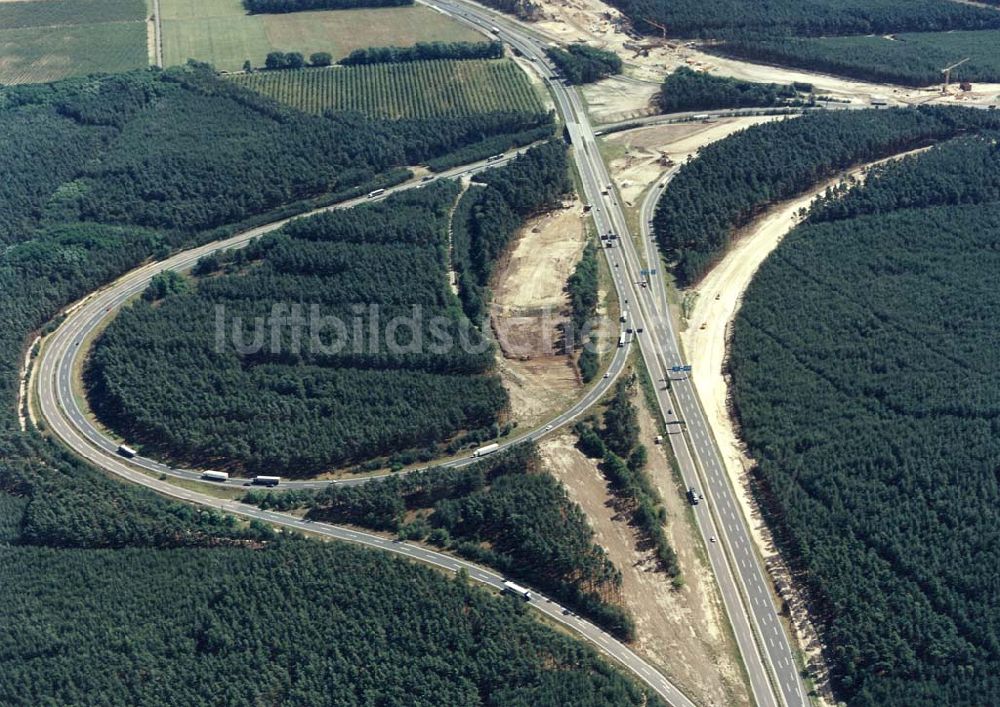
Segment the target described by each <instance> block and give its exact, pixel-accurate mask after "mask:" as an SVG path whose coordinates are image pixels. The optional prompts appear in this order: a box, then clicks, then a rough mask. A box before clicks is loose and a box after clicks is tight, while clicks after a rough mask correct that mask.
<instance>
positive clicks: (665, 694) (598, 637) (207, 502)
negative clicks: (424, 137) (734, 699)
mask: <svg viewBox="0 0 1000 707" xmlns="http://www.w3.org/2000/svg"><path fill="white" fill-rule="evenodd" d="M507 159H510V157H508V158H507ZM503 161H506V160H497V161H494V162H492V163H490V165H489V166H495V165H497V164H502V163H503ZM485 167H486V163H485V162H480V163H476V164H474V165H468V166H465V167H460V168H456V169H454V170H451V171H450V172H446V173H443V174H442V175H440V177H439V178H455V177H459V176H462V175H465V174H468V173H470V172H475V171H479V170H481V169H483V168H485ZM419 186H420V184H419V183H418V182H411V183H407V184H404V185H400V186H398V187H394V188H392V189H387V190H386V192H385V194H384V195H382V196H381V197H379V198H384V197H385V196H388V195H389V194H391V193H394V192H396V191H400V190H403V189H408V188H416V187H419ZM372 200H373V199H368V198H359V199H354V200H352V201H349V202H345V203H343V204H338V205H336V206H334V207H326V208H324V209H320V210H318V211H324V210H329V209H331V208H347V207H350V206H354V205H357V204H359V203H367V202H369V201H372ZM288 220H290V219H284V220H281V221H277V222H274V223H271V224H267V225H266V226H261V227H259V228H255V229H251V230H249V231H246V232H244V233H240V234H237V235H235V236H233V237H231V238H228V239H226V240H223V241H218V242H215V243H211V244H207V245H205V246H202V247H199V248H195V249H192V250H188V251H184V252H183V253H180V254H178V255H175V256H173V257H171V258H170V259H168V260H165V261H161V262H157V263H150V264H148V265H145V266H143V267H141V268H137V269H136V270H133V271H131V272H129V273H127V274H126V275H124V276H122V277H121V278H119V279H118V280H117V281H115V282H114V283H112V284H110V285H109V286H107V287H105V288H103V289H101V290H99V291H97V292H95V293H93V294H91V295H90V296H89V297H87V298H85V299H83V300H81V301H80V302H78V303H77V304H76V305H74V306H73V307H71V308H70V309H69V310H68V312H67V316H66V319H65V320H64V322H63V323H62V324H61V325H60V327H59V328H58V329H57V330H56V331H55V332H54V333H53V334H52V335H51V336H49V337H48V338H47V339H46V340H45V342H44V345H43V349H42V352H41V354H40V356H39V357H38V359H37V361H36V365H35V367H34V371H33V374H32V384H33V385H37V388H36V391H37V396H38V398H37V400H38V404H39V407H40V408H41V413H42V417H43V419H44V420H45V422H46V423H47V425H48V429H49V430H50V431H51V432H53V433H54V434H55V435H56V436H58V437H59V438H60V439H61V440H62V441H63V442H64V443H65V444H66V445H67V446H69V447H70V448H71V449H73V450H74V451H75V452H76V453H77V454H78V455H80V456H81V457H82V458H84V459H86V460H87V461H89V462H91V463H92V464H94V465H96V466H98V467H100V468H102V469H104V470H105V471H107V472H109V473H112V474H116V475H118V476H120V477H123V478H125V479H127V480H129V481H131V482H133V483H136V484H139V485H142V486H146V487H147V488H150V489H153V490H154V491H156V492H158V493H161V494H163V495H165V496H170V497H172V498H176V499H179V500H182V501H187V502H190V503H196V504H199V505H203V506H209V507H212V508H218V509H220V510H222V511H225V512H228V513H233V514H236V515H239V516H243V517H246V518H255V519H259V520H262V521H265V522H268V523H272V524H275V525H279V526H284V527H287V528H294V529H297V530H302V531H308V532H310V533H315V534H318V535H321V536H324V537H328V538H333V539H337V540H341V541H345V542H353V543H357V544H360V545H365V546H367V547H371V548H376V549H380V550H386V551H389V552H394V553H396V554H398V555H402V556H404V557H408V558H410V559H414V560H419V561H421V562H426V563H429V564H432V565H435V566H438V567H441V568H444V569H448V570H452V571H458V570H459V569H463V568H464V569H465V570H466V571H467V572H468V573H469V576H470V578H471V579H473V580H475V581H477V582H481V583H483V584H486V585H489V586H491V587H493V588H495V589H498V590H503V582H504V578H503V577H502V576H501V575H499V574H496V573H495V572H493V571H491V570H488V569H486V568H484V567H481V566H479V565H476V564H473V563H471V562H466V561H464V560H461V559H458V558H455V557H452V556H450V555H446V554H444V553H440V552H435V551H433V550H429V549H427V548H424V547H420V546H417V545H412V544H409V543H405V542H400V541H394V540H391V539H387V538H384V537H382V536H379V535H375V534H372V533H365V532H362V531H359V530H356V529H352V528H345V527H340V526H335V525H331V524H327V523H315V522H310V521H306V520H302V519H299V518H296V517H294V516H291V515H288V514H284V513H277V512H273V511H264V510H260V509H258V508H256V507H254V506H249V505H246V504H243V503H240V502H237V501H228V500H223V499H219V498H217V497H215V496H211V495H209V494H206V493H202V492H199V491H194V490H189V489H186V488H182V487H180V486H177V485H176V484H174V483H171V482H169V481H167V480H163V479H161V478H159V475H167V476H175V477H180V478H187V479H193V480H198V479H200V476H201V472H200V471H194V470H184V469H174V468H171V467H169V466H167V465H164V464H160V463H159V462H156V461H154V460H151V459H144V458H131V459H124V458H122V457H120V456H119V455H118V454H117V449H118V444H117V442H115V441H114V440H112V439H110V438H108V437H106V436H105V435H104V434H103V433H102V432H101V431H100V430H98V429H97V428H96V427H95V426H94V425H93V424H92V423H91V422H90V420H88V419H87V417H86V416H85V415H84V413H83V411H82V409H81V401H80V400H78V399H77V397H76V396H75V395H74V389H73V375H74V368H75V366H76V365H78V364H79V363H80V362H81V359H82V358H83V357H84V356H85V348H86V347H85V345H84V342H85V341H86V340H87V339H88V337H89V336H91V335H92V334H93V333H94V332H95V330H96V329H97V328H98V327H99V326H100V325H101V323H102V322H104V321H105V320H106V319H108V318H110V317H113V316H114V312H115V311H116V310H117V309H118V308H119V307H121V305H122V304H124V303H125V302H127V301H128V300H129V299H130V298H132V297H133V296H135V295H137V294H139V293H140V292H142V291H143V290H144V289H145V288H146V286H147V285H148V283H149V280H150V279H151V278H152V277H153V275H155V274H156V273H159V272H162V271H164V270H168V269H176V270H183V269H186V268H190V267H192V266H193V265H194V264H195V263H196V262H197V261H198V259H199V258H201V257H203V256H204V255H206V254H208V253H211V252H213V251H215V250H219V249H223V248H238V247H242V246H245V245H246V244H247V243H248V242H249V241H250V240H251V239H253V238H255V237H257V236H260V235H262V234H264V233H267V232H269V231H273V230H275V229H277V228H280V227H281V226H282V225H284V223H287V221H288ZM626 360H627V355H626V351H625V349H621V350H616V352H615V355H614V358H613V360H612V362H611V365H610V367H609V370H608V377H607V378H602V379H601V380H600V381H599V382H598V384H597V385H595V386H594V387H592V388H591V389H590V390H589V391H588V392H587V394H586V395H585V396H584V397H583V398H582V399H580V400H579V401H577V403H576V404H575V405H574V406H573V407H572V408H570V409H569V410H567V411H565V412H563V413H562V414H561V415H559V416H558V417H556V418H555V419H553V420H551V421H550V422H549V423H548V424H547V425H546V426H545V427H544V428H543V429H540V430H535V431H533V432H531V433H529V434H526V435H524V436H522V437H520V438H518V439H517V440H512V441H508V442H505V443H504V445H503V446H504V447H507V446H509V445H511V444H515V443H520V442H523V441H525V440H526V439H536V438H538V437H540V436H542V435H544V434H548V433H550V432H551V431H553V430H555V429H556V428H557V427H558V426H559V425H562V424H565V423H566V422H568V421H570V420H572V419H574V418H575V417H576V416H578V415H580V414H582V413H583V412H585V411H586V410H587V409H588V408H589V407H590V406H592V405H593V404H594V403H595V402H597V401H598V400H599V399H600V398H601V397H602V396H603V395H604V393H605V392H606V389H607V386H608V385H610V384H611V383H613V382H614V379H615V378H616V377H617V375H618V374H619V373H620V372H621V371H622V369H623V368H624V366H625V363H626ZM473 461H474V459H471V458H465V459H460V460H455V461H453V462H451V463H449V464H448V465H449V466H458V465H464V464H469V463H472V462H473ZM150 472H153V473H155V474H156V476H151V475H150ZM371 478H372V477H367V478H363V479H355V480H352V481H345V482H341V483H364V482H366V481H369V480H370V479H371ZM234 483H241V484H242V483H245V480H236V481H234ZM326 483H334V482H301V483H298V484H296V483H294V482H284V483H283V484H282V485H283V486H289V485H292V486H299V487H301V486H321V485H325V484H326ZM530 603H531V605H532V606H534V607H535V608H536V609H538V610H539V611H541V612H542V613H544V614H546V615H547V616H549V617H550V618H551V619H553V620H555V621H558V622H559V623H561V624H563V625H565V626H566V627H568V628H570V629H572V630H573V631H575V632H576V633H577V634H579V635H580V636H581V637H583V638H584V639H586V640H588V641H589V642H591V643H592V644H594V645H595V646H596V647H598V648H599V649H600V650H601V651H603V652H604V653H606V654H607V655H609V656H611V657H612V658H614V659H615V660H617V661H618V662H619V663H621V664H622V665H624V666H625V667H626V668H628V669H629V670H630V671H631V672H633V673H634V674H635V675H636V676H637V677H638V678H639V679H640V680H642V681H643V682H644V683H646V684H647V685H649V686H650V687H651V688H652V689H653V690H655V691H656V693H657V694H659V695H660V696H661V697H662V698H663V699H664V700H665V701H666V702H667V703H669V704H670V705H674V706H675V707H694V703H693V702H691V700H690V699H688V698H687V697H686V696H685V695H684V694H683V693H682V692H681V691H680V690H679V689H678V688H677V687H675V686H674V685H673V684H672V683H670V682H669V681H668V680H667V679H666V677H664V676H663V674H662V673H660V672H659V671H658V670H657V669H656V668H655V667H653V666H652V665H650V664H649V663H647V662H646V661H645V660H643V659H642V658H640V657H639V656H637V655H636V654H635V653H633V652H632V650H631V649H629V648H628V646H626V645H625V644H623V643H621V642H620V641H618V640H616V639H615V638H614V637H612V636H611V635H610V634H608V633H607V632H606V631H604V630H602V629H600V628H598V627H597V626H596V625H594V624H592V623H590V622H589V621H586V620H584V619H581V618H580V617H578V616H575V615H574V614H573V613H571V612H570V610H569V609H567V608H565V607H563V606H561V605H559V604H558V603H557V602H555V601H553V600H551V599H549V598H548V597H546V596H544V595H542V594H539V593H537V592H535V591H534V590H533V591H532V599H531V601H530Z"/></svg>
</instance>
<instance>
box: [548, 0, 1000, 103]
mask: <svg viewBox="0 0 1000 707" xmlns="http://www.w3.org/2000/svg"><path fill="white" fill-rule="evenodd" d="M537 2H538V4H539V5H540V6H541V8H542V15H543V17H544V19H542V20H540V21H538V22H535V23H533V26H534V27H535V28H536V29H538V30H539V31H541V32H543V33H544V34H547V35H548V36H550V37H551V38H553V39H555V40H557V41H561V42H586V43H588V44H591V45H593V46H596V47H600V48H602V49H608V50H611V51H614V52H616V53H617V54H618V55H619V56H621V57H622V59H623V60H624V61H625V62H626V72H625V73H626V74H627V76H629V77H631V78H633V79H639V80H640V81H651V82H654V83H659V82H660V81H662V80H663V77H664V76H666V74H668V73H669V72H671V71H673V70H675V69H677V68H678V67H679V66H682V65H683V66H689V67H691V68H692V69H698V70H702V71H709V72H711V73H713V74H719V75H722V76H732V77H734V78H738V79H744V80H746V81H757V82H765V83H784V84H787V83H792V82H794V81H800V82H804V83H811V84H813V86H814V87H815V89H816V91H817V92H819V93H823V94H829V95H832V96H834V97H836V98H839V99H846V100H850V101H851V102H854V103H868V102H869V101H870V99H871V97H872V96H884V97H886V98H888V99H889V100H890V102H892V103H896V102H898V103H901V104H920V103H927V102H935V103H957V104H960V105H961V104H968V103H978V104H993V103H996V102H997V101H998V99H1000V84H974V85H973V89H974V90H973V91H972V92H971V93H964V94H963V93H960V92H958V91H957V89H956V90H955V91H954V92H953V93H952V94H951V95H949V96H946V97H944V96H941V95H940V94H939V92H938V90H937V89H935V88H931V89H913V88H908V87H903V86H891V85H883V84H873V83H866V82H863V81H855V80H852V79H845V78H839V77H836V76H830V75H827V74H819V73H813V72H808V71H801V70H797V69H784V68H781V67H777V66H765V65H762V64H753V63H750V62H746V61H739V60H735V59H724V58H721V57H717V56H714V55H711V54H707V53H705V52H703V51H700V50H698V49H697V48H696V47H695V46H694V44H693V43H692V42H690V41H688V40H683V39H667V40H666V41H663V40H660V39H658V38H655V37H644V38H642V39H641V40H635V39H632V38H630V37H629V36H628V35H627V34H625V32H624V31H622V21H621V18H622V15H621V13H620V12H619V11H618V10H616V9H615V8H613V7H611V6H609V5H605V4H604V3H602V2H599V0H537ZM657 88H658V87H657V86H655V85H650V86H648V87H647V86H643V85H642V84H641V83H637V82H633V83H632V84H631V86H630V87H629V91H627V92H626V93H627V94H628V97H627V98H625V99H623V96H622V94H623V91H622V85H621V81H620V80H618V79H608V80H606V81H600V82H598V83H596V84H592V85H590V86H588V87H586V88H585V89H584V94H585V96H586V98H587V102H588V103H589V104H590V105H591V106H592V107H593V108H594V117H595V119H596V120H598V121H599V122H600V121H605V122H609V121H611V120H626V119H628V118H631V117H635V115H637V114H638V113H636V111H637V110H638V109H639V108H641V107H642V106H643V105H645V104H646V103H648V100H647V99H646V98H645V97H646V96H652V93H654V92H655V91H656V89H657ZM616 101H618V102H620V103H621V106H622V107H621V108H620V110H619V112H618V113H614V112H613V111H612V110H611V109H610V107H611V106H614V105H615V102H616Z"/></svg>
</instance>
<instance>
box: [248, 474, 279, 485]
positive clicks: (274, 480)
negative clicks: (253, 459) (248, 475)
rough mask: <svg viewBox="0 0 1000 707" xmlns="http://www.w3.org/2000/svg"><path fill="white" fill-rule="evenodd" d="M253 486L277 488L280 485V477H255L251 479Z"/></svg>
mask: <svg viewBox="0 0 1000 707" xmlns="http://www.w3.org/2000/svg"><path fill="white" fill-rule="evenodd" d="M253 483H254V485H255V486H277V485H278V484H279V483H281V477H280V476H255V477H253Z"/></svg>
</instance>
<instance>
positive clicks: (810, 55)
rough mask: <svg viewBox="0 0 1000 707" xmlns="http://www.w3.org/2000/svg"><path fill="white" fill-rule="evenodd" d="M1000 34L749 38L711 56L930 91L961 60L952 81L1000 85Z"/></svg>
mask: <svg viewBox="0 0 1000 707" xmlns="http://www.w3.org/2000/svg"><path fill="white" fill-rule="evenodd" d="M998 46H1000V30H981V31H974V32H958V31H955V32H920V33H912V34H895V35H892V36H891V37H885V36H881V35H865V36H860V37H857V36H850V37H770V36H766V37H759V36H747V37H739V38H735V39H732V40H730V41H727V42H723V43H721V44H714V45H711V46H710V47H708V49H709V51H712V52H716V53H720V54H724V55H727V56H734V57H738V58H741V59H748V60H750V61H755V62H760V63H773V64H781V65H783V66H796V67H800V68H803V69H807V70H809V71H819V72H822V73H832V74H838V75H841V76H850V77H852V78H857V79H861V80H863V81H873V82H878V83H896V84H904V85H909V86H929V85H933V84H939V83H941V79H942V76H941V68H942V67H945V66H950V65H952V64H954V63H955V62H956V61H959V60H960V59H963V58H966V57H968V59H969V61H967V62H966V63H964V64H962V65H961V66H959V67H957V68H955V70H954V71H952V73H951V79H952V81H956V82H958V81H973V82H976V81H986V82H995V81H998V80H1000V52H997V47H998Z"/></svg>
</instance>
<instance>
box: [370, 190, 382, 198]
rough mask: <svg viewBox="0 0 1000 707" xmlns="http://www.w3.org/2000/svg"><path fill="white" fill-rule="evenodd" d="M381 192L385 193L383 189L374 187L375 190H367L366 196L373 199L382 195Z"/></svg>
mask: <svg viewBox="0 0 1000 707" xmlns="http://www.w3.org/2000/svg"><path fill="white" fill-rule="evenodd" d="M383 194H385V189H376V190H375V191H370V192H368V198H369V199H374V198H376V197H379V196H382V195H383Z"/></svg>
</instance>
